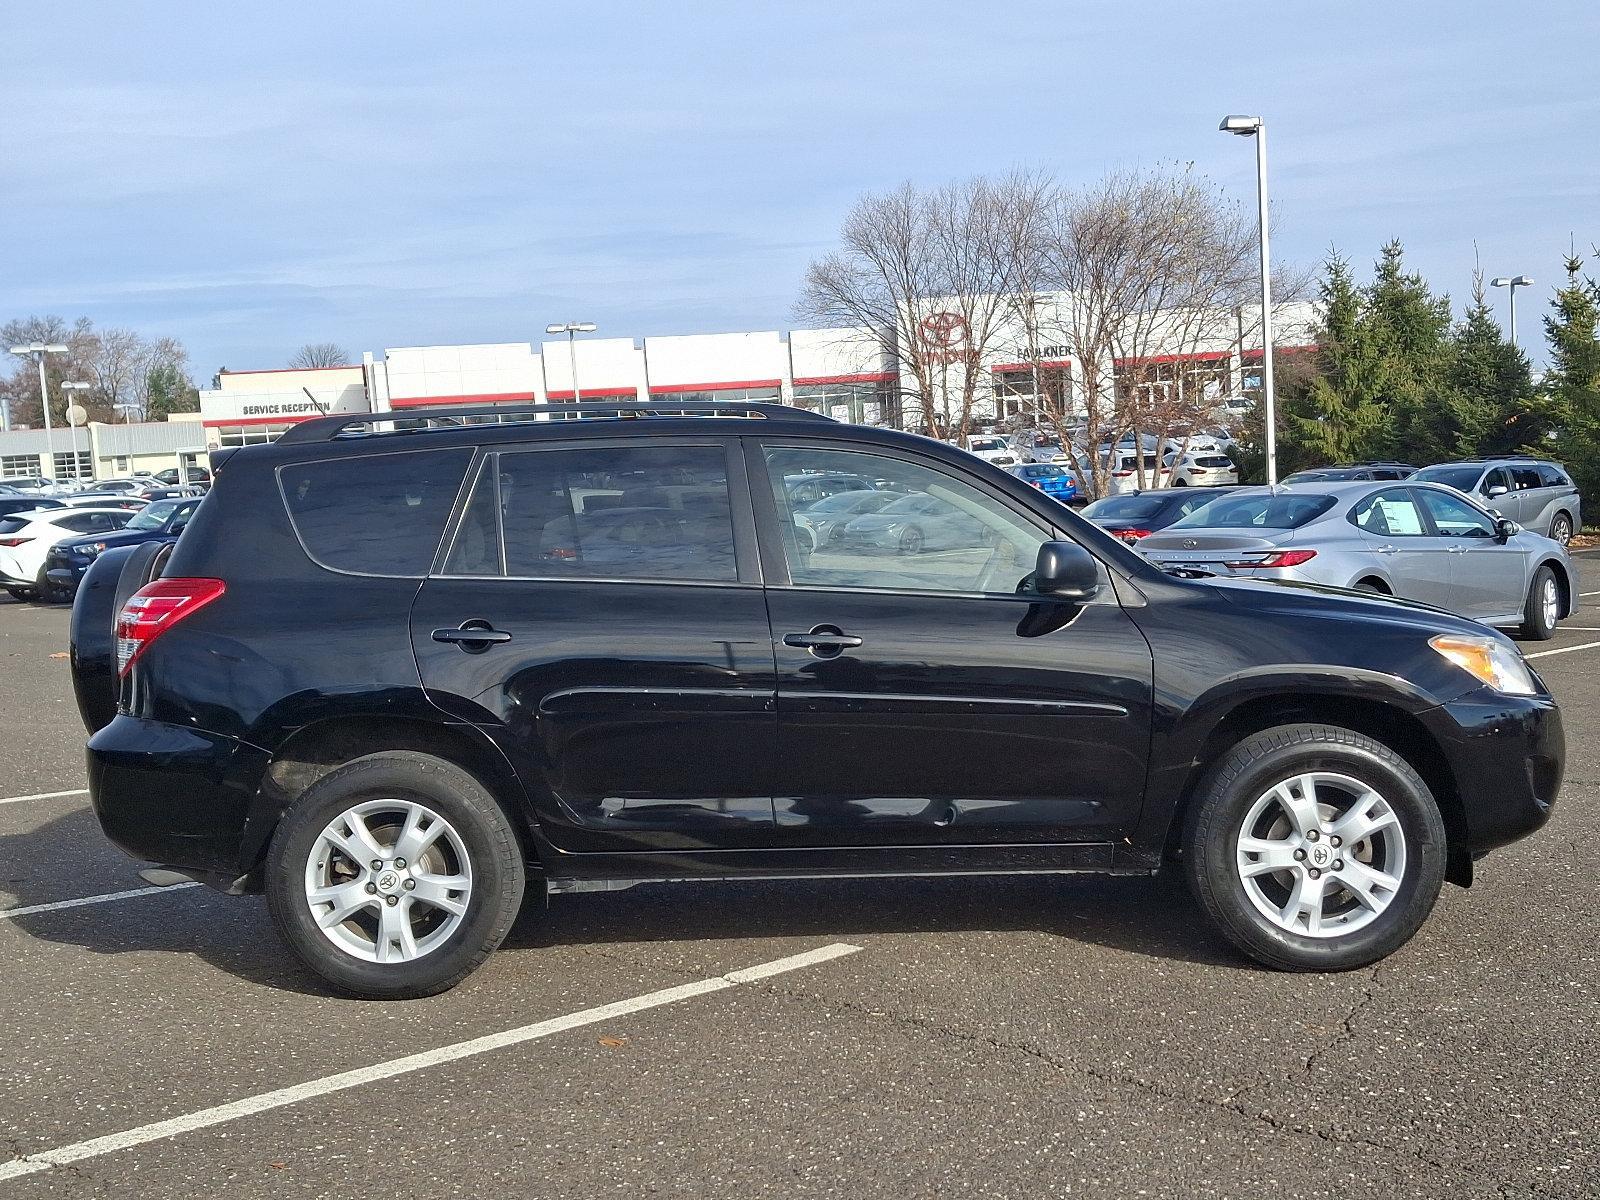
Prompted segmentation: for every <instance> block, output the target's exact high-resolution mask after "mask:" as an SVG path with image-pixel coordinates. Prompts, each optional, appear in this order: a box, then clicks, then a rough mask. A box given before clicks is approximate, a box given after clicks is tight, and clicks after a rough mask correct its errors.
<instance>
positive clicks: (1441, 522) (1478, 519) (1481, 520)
mask: <svg viewBox="0 0 1600 1200" xmlns="http://www.w3.org/2000/svg"><path fill="white" fill-rule="evenodd" d="M1418 494H1419V495H1420V496H1421V497H1422V504H1423V507H1424V508H1426V509H1427V510H1428V515H1429V516H1430V517H1432V518H1433V527H1434V528H1435V529H1437V530H1438V531H1439V536H1440V537H1468V538H1492V537H1493V536H1494V522H1493V521H1491V520H1490V519H1489V518H1488V517H1486V516H1484V515H1483V514H1482V513H1481V512H1479V511H1478V510H1477V509H1475V508H1473V507H1472V505H1470V504H1468V503H1467V502H1466V501H1465V500H1462V499H1461V498H1460V497H1458V496H1452V495H1450V494H1449V493H1448V492H1436V491H1434V490H1433V489H1432V488H1427V489H1425V490H1420V491H1419V493H1418Z"/></svg>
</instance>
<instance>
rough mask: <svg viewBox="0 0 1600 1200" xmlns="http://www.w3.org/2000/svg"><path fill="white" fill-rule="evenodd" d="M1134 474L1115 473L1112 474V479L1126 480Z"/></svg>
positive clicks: (1130, 472) (1127, 472)
mask: <svg viewBox="0 0 1600 1200" xmlns="http://www.w3.org/2000/svg"><path fill="white" fill-rule="evenodd" d="M1132 474H1133V472H1132V471H1113V472H1111V477H1112V478H1113V479H1126V478H1128V476H1130V475H1132Z"/></svg>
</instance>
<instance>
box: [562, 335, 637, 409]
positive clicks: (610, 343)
mask: <svg viewBox="0 0 1600 1200" xmlns="http://www.w3.org/2000/svg"><path fill="white" fill-rule="evenodd" d="M540 350H541V355H540V357H541V359H542V361H543V363H544V385H545V388H546V389H547V390H546V393H545V394H546V396H547V397H548V398H549V399H550V400H551V401H552V402H559V401H564V400H571V399H572V397H573V385H572V359H573V355H574V354H576V355H577V360H578V386H577V390H578V391H579V392H581V393H582V394H583V398H584V399H585V400H590V399H594V400H637V399H640V398H641V397H643V395H644V394H645V392H644V371H645V356H644V351H642V350H641V349H640V348H639V347H638V346H636V345H635V344H634V341H633V339H632V338H575V339H574V340H573V342H572V344H571V346H570V347H569V346H568V344H567V339H566V338H564V337H563V338H557V339H555V340H554V341H548V342H545V343H544V344H543V345H542V346H541V347H540Z"/></svg>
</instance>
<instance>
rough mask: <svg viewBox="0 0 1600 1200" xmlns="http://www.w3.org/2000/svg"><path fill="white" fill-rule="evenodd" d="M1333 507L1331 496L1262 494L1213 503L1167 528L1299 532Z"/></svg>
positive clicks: (1181, 518)
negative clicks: (1290, 530) (1287, 530)
mask: <svg viewBox="0 0 1600 1200" xmlns="http://www.w3.org/2000/svg"><path fill="white" fill-rule="evenodd" d="M1333 505H1334V498H1333V497H1332V496H1284V495H1276V496H1274V495H1271V494H1269V493H1262V494H1261V495H1257V496H1240V497H1237V498H1236V499H1231V500H1217V501H1213V502H1212V503H1210V504H1208V505H1206V506H1205V507H1204V508H1198V509H1196V510H1195V511H1194V512H1192V513H1190V514H1189V515H1188V516H1186V517H1180V518H1179V519H1178V520H1176V521H1174V522H1173V523H1172V524H1171V525H1170V526H1168V528H1169V529H1172V530H1177V529H1299V528H1300V526H1302V525H1304V524H1305V523H1306V522H1308V521H1313V520H1315V519H1316V518H1317V517H1320V516H1321V515H1322V514H1323V513H1325V512H1327V511H1328V510H1329V509H1330V508H1332V507H1333Z"/></svg>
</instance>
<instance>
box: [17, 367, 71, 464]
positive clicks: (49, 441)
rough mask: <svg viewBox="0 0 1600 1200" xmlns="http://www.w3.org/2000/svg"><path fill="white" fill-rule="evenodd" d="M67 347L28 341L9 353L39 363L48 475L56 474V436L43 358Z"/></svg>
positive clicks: (40, 398)
mask: <svg viewBox="0 0 1600 1200" xmlns="http://www.w3.org/2000/svg"><path fill="white" fill-rule="evenodd" d="M67 350H68V347H66V346H61V345H57V344H56V343H54V342H29V343H28V344H27V345H26V346H13V347H11V353H13V354H15V355H18V356H20V357H22V358H29V357H31V358H32V359H33V360H34V361H35V362H37V363H38V364H39V404H40V405H41V406H42V407H43V408H44V444H45V451H46V453H48V454H49V456H50V477H51V479H54V478H55V474H56V438H55V432H54V431H53V430H52V429H51V427H50V383H49V381H48V380H47V379H46V378H45V374H44V359H45V355H47V354H65V353H66V352H67ZM10 430H11V410H10V408H9V407H8V408H7V409H6V431H7V432H10Z"/></svg>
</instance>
